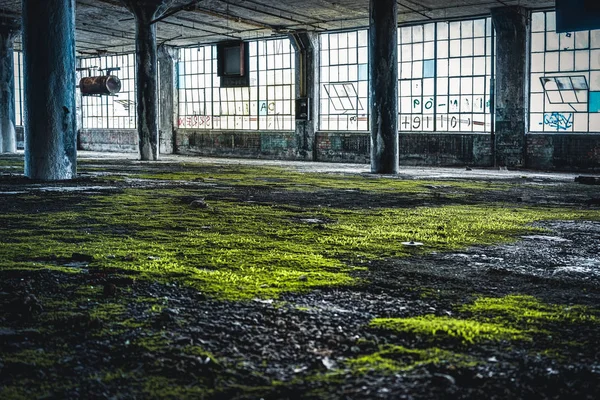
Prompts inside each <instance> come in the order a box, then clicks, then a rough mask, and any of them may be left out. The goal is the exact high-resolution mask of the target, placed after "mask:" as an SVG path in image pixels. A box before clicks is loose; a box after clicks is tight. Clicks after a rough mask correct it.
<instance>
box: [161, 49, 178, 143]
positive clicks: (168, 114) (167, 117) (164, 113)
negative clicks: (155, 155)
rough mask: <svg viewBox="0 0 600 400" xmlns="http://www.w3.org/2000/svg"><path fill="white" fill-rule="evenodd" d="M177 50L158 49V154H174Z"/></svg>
mask: <svg viewBox="0 0 600 400" xmlns="http://www.w3.org/2000/svg"><path fill="white" fill-rule="evenodd" d="M176 59H177V49H175V48H174V47H169V46H160V47H158V75H159V81H158V87H159V92H160V96H159V99H158V115H159V119H158V138H159V153H160V154H171V153H173V152H174V146H175V141H174V139H173V135H174V127H175V121H176V118H177V112H178V109H179V107H178V104H177V103H178V100H177V99H178V93H177V90H176V86H177V85H176V79H177V78H176V72H175V60H176Z"/></svg>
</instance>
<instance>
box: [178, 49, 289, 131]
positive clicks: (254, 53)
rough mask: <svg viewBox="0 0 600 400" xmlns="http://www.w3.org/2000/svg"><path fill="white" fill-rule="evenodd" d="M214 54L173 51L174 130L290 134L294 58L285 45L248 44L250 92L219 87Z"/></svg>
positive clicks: (211, 51)
mask: <svg viewBox="0 0 600 400" xmlns="http://www.w3.org/2000/svg"><path fill="white" fill-rule="evenodd" d="M216 52H217V50H216V46H203V47H193V48H183V49H180V50H179V63H178V77H179V80H178V88H179V124H178V125H179V127H180V128H191V129H224V130H229V129H235V130H257V129H261V130H293V129H294V115H293V105H294V99H295V90H294V88H295V86H294V74H295V68H294V64H295V62H294V60H295V54H294V50H293V48H292V45H291V43H290V41H289V40H288V39H273V40H260V41H252V42H250V68H249V71H250V87H240V88H222V87H220V85H221V80H220V78H219V77H218V76H217V54H216Z"/></svg>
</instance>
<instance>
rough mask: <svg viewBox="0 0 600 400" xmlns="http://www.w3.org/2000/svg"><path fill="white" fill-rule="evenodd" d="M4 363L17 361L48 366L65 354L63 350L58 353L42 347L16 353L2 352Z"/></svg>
mask: <svg viewBox="0 0 600 400" xmlns="http://www.w3.org/2000/svg"><path fill="white" fill-rule="evenodd" d="M4 354H5V355H4V357H3V358H4V362H5V363H18V364H26V365H31V366H34V367H38V368H48V367H52V366H53V365H55V364H56V363H57V362H58V361H59V360H60V358H61V357H64V356H65V355H66V353H65V352H62V353H58V352H53V351H46V350H44V349H43V348H38V349H25V350H21V351H19V352H17V353H4Z"/></svg>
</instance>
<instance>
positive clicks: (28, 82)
mask: <svg viewBox="0 0 600 400" xmlns="http://www.w3.org/2000/svg"><path fill="white" fill-rule="evenodd" d="M22 8H23V12H22V15H23V58H24V73H23V75H24V79H23V80H24V89H25V119H24V125H25V176H27V177H29V178H32V179H41V180H59V179H72V178H74V177H75V176H76V174H77V146H76V142H77V134H76V122H75V118H76V116H75V86H76V82H75V0H43V1H41V0H23V7H22Z"/></svg>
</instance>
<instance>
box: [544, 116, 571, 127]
mask: <svg viewBox="0 0 600 400" xmlns="http://www.w3.org/2000/svg"><path fill="white" fill-rule="evenodd" d="M544 124H545V125H548V126H549V127H550V128H553V129H556V130H557V131H566V130H568V129H571V128H572V127H573V113H558V112H553V113H551V114H544Z"/></svg>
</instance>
